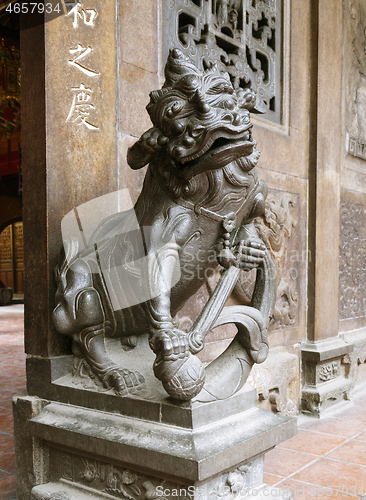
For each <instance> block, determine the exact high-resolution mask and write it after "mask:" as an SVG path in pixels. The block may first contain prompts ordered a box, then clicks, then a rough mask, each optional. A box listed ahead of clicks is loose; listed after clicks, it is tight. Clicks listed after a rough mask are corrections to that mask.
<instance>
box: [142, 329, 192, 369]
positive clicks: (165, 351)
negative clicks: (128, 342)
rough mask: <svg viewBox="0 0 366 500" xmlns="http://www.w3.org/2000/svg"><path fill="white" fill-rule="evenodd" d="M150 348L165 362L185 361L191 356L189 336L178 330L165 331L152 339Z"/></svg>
mask: <svg viewBox="0 0 366 500" xmlns="http://www.w3.org/2000/svg"><path fill="white" fill-rule="evenodd" d="M150 347H151V349H152V350H153V351H154V353H155V354H157V355H159V356H161V357H162V358H163V359H164V360H165V361H176V360H177V359H184V358H186V357H187V356H188V355H189V344H188V338H187V334H186V333H185V332H183V331H181V330H179V329H178V328H172V330H169V331H168V330H163V331H160V332H158V333H156V334H155V335H154V337H153V338H152V339H150Z"/></svg>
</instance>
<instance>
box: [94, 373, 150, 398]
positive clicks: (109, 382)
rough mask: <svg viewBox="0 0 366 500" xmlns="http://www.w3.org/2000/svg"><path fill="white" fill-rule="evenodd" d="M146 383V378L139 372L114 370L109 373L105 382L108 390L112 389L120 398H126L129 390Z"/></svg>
mask: <svg viewBox="0 0 366 500" xmlns="http://www.w3.org/2000/svg"><path fill="white" fill-rule="evenodd" d="M144 382H145V379H144V377H143V376H142V375H141V373H139V372H132V371H130V370H126V369H114V370H112V371H110V372H108V373H107V374H106V375H105V377H104V381H103V385H104V387H106V388H112V389H114V390H115V392H116V394H118V395H119V396H126V395H127V394H128V392H129V389H132V388H134V387H138V386H139V385H141V384H143V383H144Z"/></svg>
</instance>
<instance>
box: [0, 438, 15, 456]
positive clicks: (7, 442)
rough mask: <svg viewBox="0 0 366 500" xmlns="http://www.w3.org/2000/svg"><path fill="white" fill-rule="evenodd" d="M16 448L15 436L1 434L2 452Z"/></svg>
mask: <svg viewBox="0 0 366 500" xmlns="http://www.w3.org/2000/svg"><path fill="white" fill-rule="evenodd" d="M12 448H14V438H13V436H10V435H9V434H0V452H2V451H7V450H10V449H12Z"/></svg>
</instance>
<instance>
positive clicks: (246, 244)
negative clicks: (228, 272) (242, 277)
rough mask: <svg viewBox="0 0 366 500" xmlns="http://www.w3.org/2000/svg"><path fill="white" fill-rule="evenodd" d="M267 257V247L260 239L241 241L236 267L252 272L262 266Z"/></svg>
mask: <svg viewBox="0 0 366 500" xmlns="http://www.w3.org/2000/svg"><path fill="white" fill-rule="evenodd" d="M265 255H266V246H265V244H264V243H263V242H262V241H260V240H259V239H255V240H246V241H241V242H240V244H239V247H238V250H237V253H236V256H235V257H236V259H235V260H236V264H235V265H236V266H237V267H240V269H243V270H244V271H250V270H251V269H254V268H257V267H258V266H259V265H260V264H262V262H263V259H264V257H265Z"/></svg>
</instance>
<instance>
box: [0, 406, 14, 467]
mask: <svg viewBox="0 0 366 500" xmlns="http://www.w3.org/2000/svg"><path fill="white" fill-rule="evenodd" d="M10 429H13V412H12V411H11V410H7V409H4V408H0V431H2V432H6V431H8V430H10ZM10 434H11V433H10ZM0 469H1V467H0Z"/></svg>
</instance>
